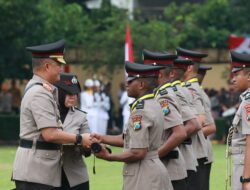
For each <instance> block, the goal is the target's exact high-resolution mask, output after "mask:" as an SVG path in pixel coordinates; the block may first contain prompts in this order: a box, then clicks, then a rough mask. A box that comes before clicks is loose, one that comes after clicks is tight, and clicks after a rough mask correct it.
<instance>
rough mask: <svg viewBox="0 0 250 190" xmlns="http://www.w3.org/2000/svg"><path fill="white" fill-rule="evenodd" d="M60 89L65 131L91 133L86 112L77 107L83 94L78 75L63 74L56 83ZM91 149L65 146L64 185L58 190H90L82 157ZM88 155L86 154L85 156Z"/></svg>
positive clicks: (59, 97) (59, 95)
mask: <svg viewBox="0 0 250 190" xmlns="http://www.w3.org/2000/svg"><path fill="white" fill-rule="evenodd" d="M55 86H56V87H57V88H58V101H59V112H60V118H61V121H62V123H63V131H66V132H69V133H73V134H84V133H90V129H89V126H88V122H87V118H86V116H87V115H86V112H84V111H81V110H79V109H78V108H77V107H76V104H77V96H78V94H79V93H80V92H81V87H80V84H79V82H78V80H77V77H76V75H73V74H71V73H61V76H60V81H58V82H56V83H55ZM84 153H88V156H89V155H90V153H91V152H90V149H86V150H85V149H83V147H82V146H77V145H71V144H68V145H63V155H62V161H63V165H62V185H61V187H59V188H56V189H57V190H71V189H72V190H89V177H88V172H87V167H86V164H85V162H84V161H83V159H82V155H83V154H84ZM85 155H86V154H85Z"/></svg>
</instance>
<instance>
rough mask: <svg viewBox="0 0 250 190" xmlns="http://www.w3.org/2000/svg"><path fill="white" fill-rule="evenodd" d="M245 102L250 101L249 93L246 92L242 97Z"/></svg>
mask: <svg viewBox="0 0 250 190" xmlns="http://www.w3.org/2000/svg"><path fill="white" fill-rule="evenodd" d="M244 99H245V100H249V99H250V92H247V93H246V94H245V96H244Z"/></svg>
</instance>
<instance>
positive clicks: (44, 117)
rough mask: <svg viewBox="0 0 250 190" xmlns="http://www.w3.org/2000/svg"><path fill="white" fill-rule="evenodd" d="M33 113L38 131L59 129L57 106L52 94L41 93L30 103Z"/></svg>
mask: <svg viewBox="0 0 250 190" xmlns="http://www.w3.org/2000/svg"><path fill="white" fill-rule="evenodd" d="M30 107H31V112H32V114H33V117H34V120H35V122H36V124H37V128H38V129H42V128H47V127H59V126H58V123H57V118H58V116H57V111H58V110H56V109H57V106H56V102H55V100H54V99H53V96H52V94H51V95H49V94H48V93H47V92H39V93H36V94H35V95H34V97H33V98H32V100H31V102H30Z"/></svg>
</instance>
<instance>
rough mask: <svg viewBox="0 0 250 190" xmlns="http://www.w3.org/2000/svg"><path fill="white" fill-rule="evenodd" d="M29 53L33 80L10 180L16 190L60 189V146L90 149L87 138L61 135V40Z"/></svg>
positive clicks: (25, 99) (24, 104)
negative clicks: (58, 90) (58, 95)
mask: <svg viewBox="0 0 250 190" xmlns="http://www.w3.org/2000/svg"><path fill="white" fill-rule="evenodd" d="M26 49H27V50H28V51H31V52H32V67H33V74H34V75H33V78H32V79H31V80H30V81H29V83H28V84H27V86H26V89H25V94H24V96H23V99H22V103H21V113H20V145H19V147H18V149H17V152H16V157H15V161H14V166H13V175H12V179H13V180H15V183H16V189H17V190H19V189H20V190H30V189H34V190H36V189H39V190H41V189H46V190H49V189H53V188H54V187H59V186H60V185H61V165H60V160H61V151H60V150H61V146H60V144H63V143H78V144H81V145H84V146H87V147H88V146H90V135H89V134H77V135H76V134H72V133H67V132H64V131H62V123H61V120H60V115H59V111H58V107H57V102H56V99H57V98H56V96H57V90H56V88H55V86H53V84H54V83H55V82H57V81H59V80H60V72H61V65H62V64H65V61H64V59H63V54H64V40H60V41H57V42H54V43H50V44H44V45H39V46H33V47H27V48H26Z"/></svg>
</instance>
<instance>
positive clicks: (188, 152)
mask: <svg viewBox="0 0 250 190" xmlns="http://www.w3.org/2000/svg"><path fill="white" fill-rule="evenodd" d="M172 86H173V90H174V92H175V94H176V97H177V101H178V103H179V105H180V106H181V117H182V120H183V123H185V122H186V121H188V120H191V119H194V118H196V116H195V114H194V112H193V110H192V109H191V108H190V105H189V102H188V100H187V98H186V96H185V94H184V87H182V86H181V81H175V82H173V83H172ZM184 127H185V125H184ZM179 149H180V151H181V153H182V154H183V156H184V158H185V163H186V169H187V170H192V171H196V166H197V165H198V162H197V160H196V157H195V154H194V150H193V146H192V144H190V145H185V144H180V145H179Z"/></svg>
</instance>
